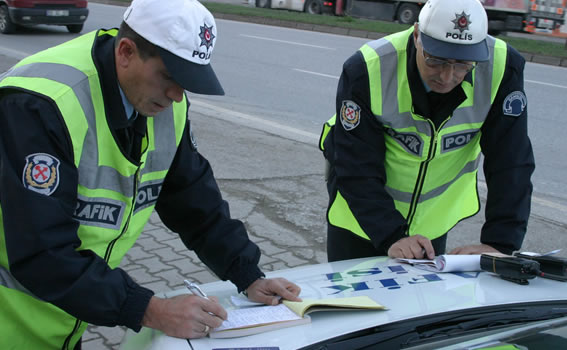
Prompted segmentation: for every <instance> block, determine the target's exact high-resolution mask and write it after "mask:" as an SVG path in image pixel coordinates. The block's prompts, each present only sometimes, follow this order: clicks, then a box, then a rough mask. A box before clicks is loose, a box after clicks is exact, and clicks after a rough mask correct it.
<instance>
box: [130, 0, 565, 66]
mask: <svg viewBox="0 0 567 350" xmlns="http://www.w3.org/2000/svg"><path fill="white" fill-rule="evenodd" d="M119 1H122V2H126V3H129V2H130V0H119ZM202 2H203V5H205V7H207V8H208V9H209V11H211V12H212V13H224V14H232V15H240V16H246V17H263V18H270V19H276V20H281V21H292V22H299V23H308V24H318V25H325V26H331V27H341V28H348V29H356V30H364V31H370V32H376V33H384V34H389V33H394V32H398V31H401V30H404V29H406V28H407V25H402V24H398V23H393V22H384V21H375V20H367V19H360V18H353V17H349V16H344V17H341V16H329V15H310V14H307V13H302V12H294V11H286V10H274V9H264V8H256V7H252V6H246V5H232V4H222V3H217V2H207V1H202ZM498 38H500V39H502V40H504V41H506V42H508V43H509V44H510V45H512V46H513V47H515V48H516V49H517V50H518V51H520V52H525V53H531V54H541V55H546V56H553V57H561V58H567V39H566V42H564V43H558V42H547V41H543V40H533V39H523V38H516V37H509V36H506V35H499V36H498ZM535 38H537V36H536V35H534V39H535Z"/></svg>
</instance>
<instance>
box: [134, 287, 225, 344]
mask: <svg viewBox="0 0 567 350" xmlns="http://www.w3.org/2000/svg"><path fill="white" fill-rule="evenodd" d="M209 298H210V300H209V299H206V298H202V297H200V296H196V295H186V294H184V295H178V296H176V297H173V298H169V299H161V298H158V297H155V296H154V297H152V298H151V299H150V303H149V304H148V308H147V309H146V312H145V314H144V318H143V319H142V326H145V327H149V328H154V329H159V330H160V331H162V332H163V333H165V334H167V335H169V336H172V337H177V338H185V339H190V338H202V337H204V336H206V335H207V334H208V333H209V330H210V329H213V328H216V327H219V326H220V325H221V323H222V321H223V320H226V317H227V315H226V311H225V310H224V308H223V307H222V306H221V305H220V304H219V302H218V299H217V298H215V297H209Z"/></svg>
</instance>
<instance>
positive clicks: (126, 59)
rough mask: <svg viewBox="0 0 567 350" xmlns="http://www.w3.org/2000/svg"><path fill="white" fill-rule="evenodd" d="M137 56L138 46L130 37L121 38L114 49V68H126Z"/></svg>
mask: <svg viewBox="0 0 567 350" xmlns="http://www.w3.org/2000/svg"><path fill="white" fill-rule="evenodd" d="M137 57H138V47H137V46H136V43H135V42H134V41H133V40H132V39H129V38H121V39H120V41H119V42H118V45H117V46H116V49H115V59H116V65H117V67H116V68H118V67H122V68H127V67H128V66H129V65H130V63H131V62H132V60H133V59H134V58H137Z"/></svg>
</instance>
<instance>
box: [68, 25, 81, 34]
mask: <svg viewBox="0 0 567 350" xmlns="http://www.w3.org/2000/svg"><path fill="white" fill-rule="evenodd" d="M83 26H84V24H68V25H66V27H67V30H68V31H69V33H80V32H81V30H83Z"/></svg>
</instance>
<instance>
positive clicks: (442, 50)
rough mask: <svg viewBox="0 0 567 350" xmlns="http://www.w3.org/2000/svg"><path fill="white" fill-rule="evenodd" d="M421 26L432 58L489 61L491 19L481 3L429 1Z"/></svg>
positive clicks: (422, 35)
mask: <svg viewBox="0 0 567 350" xmlns="http://www.w3.org/2000/svg"><path fill="white" fill-rule="evenodd" d="M418 26H419V31H420V32H421V42H422V43H423V48H424V49H425V51H426V52H427V53H429V54H430V55H433V56H435V57H441V58H448V59H455V60H463V61H474V62H482V61H487V60H488V59H489V50H488V44H487V43H486V37H487V36H488V17H487V15H486V11H485V9H484V7H483V6H482V4H481V3H480V2H479V1H478V0H428V1H427V3H426V4H425V5H424V6H423V8H422V9H421V12H420V13H419V24H418Z"/></svg>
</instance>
